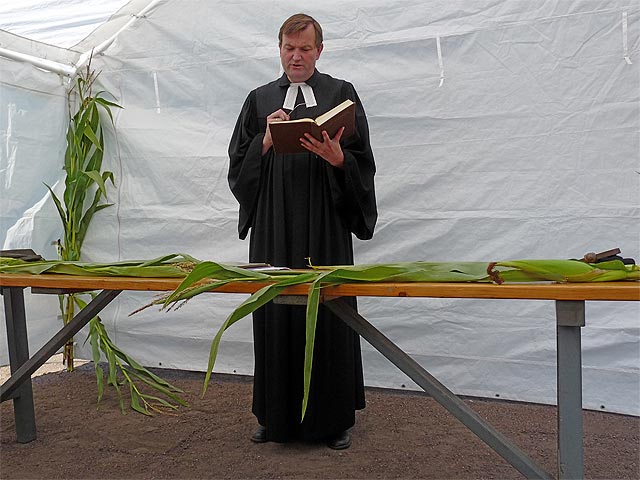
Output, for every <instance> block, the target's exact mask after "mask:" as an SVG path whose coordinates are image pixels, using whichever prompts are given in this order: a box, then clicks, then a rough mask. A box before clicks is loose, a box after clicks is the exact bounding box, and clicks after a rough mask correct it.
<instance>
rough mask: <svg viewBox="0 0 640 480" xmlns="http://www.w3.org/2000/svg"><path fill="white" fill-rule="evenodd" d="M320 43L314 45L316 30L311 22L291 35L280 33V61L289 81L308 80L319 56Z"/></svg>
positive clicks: (320, 50)
mask: <svg viewBox="0 0 640 480" xmlns="http://www.w3.org/2000/svg"><path fill="white" fill-rule="evenodd" d="M321 52H322V45H320V46H319V47H316V32H315V30H314V28H313V25H312V24H309V25H307V26H306V28H305V29H304V30H300V31H298V32H296V33H292V34H291V35H286V34H284V35H282V45H280V62H281V63H282V68H283V69H284V71H285V73H286V74H287V77H289V81H291V82H304V81H306V80H308V79H309V78H310V77H311V75H313V71H314V69H315V67H316V60H318V58H320V53H321Z"/></svg>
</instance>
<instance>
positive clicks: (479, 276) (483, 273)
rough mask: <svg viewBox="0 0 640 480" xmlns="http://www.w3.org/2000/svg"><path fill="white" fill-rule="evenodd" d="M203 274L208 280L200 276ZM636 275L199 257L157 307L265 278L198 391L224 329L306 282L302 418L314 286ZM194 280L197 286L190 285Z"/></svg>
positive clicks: (560, 267) (546, 267) (619, 267)
mask: <svg viewBox="0 0 640 480" xmlns="http://www.w3.org/2000/svg"><path fill="white" fill-rule="evenodd" d="M207 279H209V281H206V280H207ZM616 280H636V281H637V280H640V269H639V268H638V266H637V265H625V264H624V263H622V262H621V261H619V260H615V261H611V262H603V263H598V264H587V263H584V262H581V261H577V260H516V261H507V262H492V263H489V262H410V263H394V264H372V265H347V266H334V267H324V266H323V267H312V270H311V271H308V270H282V271H269V272H252V271H247V270H245V269H237V268H229V267H228V266H225V265H222V264H217V263H213V262H202V263H200V264H198V265H196V267H195V268H194V269H193V271H192V272H191V273H190V274H189V275H188V276H187V277H186V278H185V279H184V280H183V281H182V283H181V284H180V286H178V288H177V289H176V290H175V291H174V292H173V293H171V294H170V295H169V296H168V297H167V298H166V299H165V300H164V302H163V308H168V307H170V306H171V305H176V304H177V303H178V302H181V301H186V300H188V299H190V298H193V297H194V296H196V295H198V294H200V293H202V292H206V291H211V290H213V289H215V288H217V287H219V286H220V285H223V284H225V283H228V282H237V281H248V282H255V281H261V282H265V281H269V282H272V283H270V284H269V285H267V286H265V287H263V288H261V289H260V290H258V291H256V292H255V293H254V294H252V295H251V296H250V297H249V298H248V299H247V300H245V301H244V302H243V303H242V304H241V305H240V306H239V307H238V308H236V310H235V311H234V312H233V313H232V314H231V315H230V316H229V317H228V318H227V319H226V320H225V322H224V323H223V324H222V326H221V327H220V329H219V330H218V333H217V334H216V336H215V337H214V339H213V342H212V344H211V350H210V353H209V364H208V367H207V374H206V377H205V383H204V387H203V394H204V393H205V391H206V388H207V384H208V382H209V379H210V377H211V373H212V371H213V367H214V365H215V359H216V356H217V354H218V346H219V343H220V340H221V337H222V334H223V333H224V331H225V330H226V329H227V328H229V327H230V326H231V325H233V324H234V323H235V322H237V321H238V320H240V319H241V318H244V317H245V316H247V315H249V314H250V313H252V312H254V311H255V310H257V309H258V308H260V307H261V306H262V305H264V304H265V303H267V302H269V301H270V300H272V299H273V298H275V297H276V296H277V295H278V294H280V293H281V291H282V290H283V289H284V288H286V287H287V286H290V285H296V284H301V283H310V288H309V292H308V299H307V311H306V345H305V359H304V394H303V400H302V419H304V415H305V412H306V409H307V405H308V401H309V387H310V383H311V370H312V365H313V348H314V343H315V331H316V322H317V318H318V305H319V302H320V291H321V289H322V287H324V286H328V285H340V284H344V283H367V282H369V283H371V282H492V281H493V282H495V283H504V282H540V281H552V282H606V281H616ZM196 284H197V287H196V286H195V285H196Z"/></svg>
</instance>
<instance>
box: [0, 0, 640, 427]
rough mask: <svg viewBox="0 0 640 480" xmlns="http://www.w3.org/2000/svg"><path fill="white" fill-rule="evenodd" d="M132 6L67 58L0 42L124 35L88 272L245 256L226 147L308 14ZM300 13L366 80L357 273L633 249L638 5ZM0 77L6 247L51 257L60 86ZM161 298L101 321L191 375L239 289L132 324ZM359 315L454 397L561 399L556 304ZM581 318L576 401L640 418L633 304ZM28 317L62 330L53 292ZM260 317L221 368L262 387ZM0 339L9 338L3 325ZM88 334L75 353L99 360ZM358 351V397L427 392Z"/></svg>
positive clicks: (145, 297) (143, 354)
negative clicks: (285, 38)
mask: <svg viewBox="0 0 640 480" xmlns="http://www.w3.org/2000/svg"><path fill="white" fill-rule="evenodd" d="M72 3H74V9H80V10H81V9H82V7H81V5H84V3H83V2H80V1H79V0H77V1H73V2H72ZM116 3H117V2H116ZM145 5H147V3H146V2H136V3H130V4H127V5H125V6H124V9H125V10H122V11H120V12H119V13H118V14H116V15H114V17H113V18H114V22H115V23H114V24H111V23H110V21H108V22H106V23H105V24H104V25H103V26H101V27H99V28H97V29H96V30H95V31H94V33H93V34H92V35H90V36H89V37H87V38H86V39H84V40H82V41H81V42H75V41H74V42H75V43H68V44H65V46H69V45H75V47H74V48H73V49H59V48H55V47H53V46H43V45H42V44H41V43H38V42H32V41H27V40H25V39H23V38H20V37H16V36H15V35H13V34H10V33H8V32H6V31H0V48H6V49H12V50H17V51H19V52H21V53H23V54H27V55H34V56H39V55H40V56H42V52H44V53H45V55H46V58H47V59H49V60H52V61H58V62H60V63H62V64H65V65H73V64H75V63H76V62H77V61H78V60H79V59H80V56H81V54H82V53H84V52H87V51H88V50H90V49H91V47H92V46H96V45H100V44H101V43H103V42H105V40H108V39H109V38H110V37H111V36H112V35H114V34H115V33H117V32H118V31H119V30H120V29H121V28H122V27H123V25H126V24H127V23H129V24H128V25H127V26H126V28H124V29H123V30H122V31H120V32H119V33H118V34H117V36H116V37H115V40H114V41H113V42H112V43H110V44H109V45H108V47H106V49H105V50H104V51H103V52H102V53H101V54H99V55H97V56H96V57H95V58H94V59H93V60H92V66H93V67H94V68H96V69H98V70H101V71H102V73H101V74H100V77H99V82H100V87H101V88H104V89H105V90H107V91H108V92H110V93H111V94H113V96H114V97H115V99H116V100H117V101H118V102H119V103H120V104H121V105H123V107H124V109H122V110H118V111H117V112H116V115H115V129H114V130H112V131H111V132H110V136H109V139H108V152H107V157H106V160H105V163H106V165H105V166H106V168H107V169H109V170H111V171H113V172H114V174H115V177H116V184H117V188H112V189H111V190H110V191H109V196H110V200H112V201H114V203H115V206H114V207H111V208H109V209H106V210H104V211H102V212H100V214H99V216H97V217H96V218H95V220H94V225H93V228H92V230H91V231H90V233H89V236H88V238H87V241H86V243H85V246H84V255H85V259H86V260H89V261H117V260H124V259H146V258H153V257H156V256H160V255H163V254H166V253H174V252H186V253H189V254H191V255H193V256H195V257H197V258H200V259H203V260H204V259H206V260H217V261H243V260H246V258H247V249H248V245H247V242H242V241H240V240H238V239H237V227H236V220H237V204H236V202H235V200H234V198H233V196H232V195H231V193H230V192H229V189H228V185H227V182H226V173H227V167H228V158H227V145H228V142H229V138H230V136H231V133H232V130H233V126H234V124H235V120H236V117H237V114H238V112H239V109H240V106H241V105H242V102H243V101H244V99H245V97H246V95H247V94H248V92H249V91H250V90H251V89H253V88H255V87H256V86H258V85H260V84H262V83H265V82H267V81H270V80H272V79H274V78H276V77H277V76H278V75H279V72H280V68H279V60H278V50H277V37H276V34H277V29H278V28H279V26H280V24H281V23H282V21H283V20H284V19H285V18H286V17H287V16H288V15H290V14H291V13H295V12H297V11H299V10H300V6H299V2H292V1H282V2H277V3H275V4H269V7H268V8H266V7H265V4H264V3H262V2H258V1H242V2H237V1H231V2H229V1H227V2H218V1H204V0H201V1H197V0H191V1H183V0H167V1H161V2H154V8H152V9H150V10H149V11H147V12H146V13H145V14H144V15H141V16H138V17H131V14H130V12H139V11H141V10H142V9H143V8H144V6H145ZM117 6H119V5H117ZM117 6H116V8H117ZM127 9H128V10H127ZM75 11H78V10H75ZM305 11H306V12H307V13H309V14H311V15H313V16H315V17H316V18H317V19H318V20H319V21H320V22H321V23H322V25H323V27H324V30H325V49H324V52H323V54H322V57H321V58H320V61H319V64H318V68H319V69H320V70H321V71H324V72H327V73H330V74H332V75H333V76H336V77H341V78H346V79H348V80H350V81H351V82H352V83H353V84H354V85H355V87H356V89H357V90H358V92H359V94H360V97H361V99H362V101H363V103H364V105H365V109H366V111H367V114H368V118H369V122H370V129H371V136H372V146H373V149H374V153H375V155H376V161H377V165H378V172H377V176H376V182H377V183H376V187H377V194H378V203H379V212H380V217H379V222H378V227H377V231H376V234H375V236H374V238H373V239H372V240H371V241H368V242H359V241H356V244H355V250H356V262H357V263H386V262H393V261H415V260H425V261H454V260H460V261H475V260H506V259H518V258H576V257H581V256H582V255H583V254H584V253H586V252H589V251H602V250H607V249H609V248H613V247H620V248H621V250H622V252H623V254H624V255H625V256H630V257H634V258H636V259H638V257H639V255H638V254H639V252H640V248H639V247H640V245H639V240H640V221H639V220H640V189H639V187H640V185H639V183H640V174H639V173H638V172H640V108H639V106H640V103H639V102H640V99H639V96H640V74H639V73H640V72H639V68H638V65H640V55H638V53H639V52H640V7H639V6H638V5H637V3H636V2H629V1H623V0H606V1H605V0H590V1H577V0H576V1H565V2H555V1H547V2H524V1H518V0H501V1H497V2H496V1H479V2H463V1H434V2H421V1H402V2H399V1H394V0H385V1H384V2H383V1H375V0H374V1H371V0H369V1H366V2H365V1H353V2H349V3H347V4H345V2H342V1H341V2H336V1H333V0H326V1H324V2H317V3H314V4H312V6H310V7H305ZM124 12H128V13H124ZM0 13H1V11H0ZM4 18H6V15H5V17H2V16H1V15H0V19H4ZM132 18H134V20H135V21H133V22H130V20H131V19H132ZM2 25H3V24H1V23H0V28H5V27H3V26H2ZM54 36H55V35H52V37H54ZM0 68H1V72H2V74H1V77H0V99H1V102H0V132H1V134H2V144H1V145H2V147H1V148H0V152H1V154H0V155H1V156H0V161H1V164H0V198H1V200H2V207H1V212H0V218H1V222H2V224H1V229H0V230H1V234H2V236H3V244H4V247H3V248H5V249H6V248H33V249H34V250H35V251H37V252H39V253H41V254H43V255H44V256H45V257H47V258H55V256H56V253H55V249H54V247H53V246H52V245H51V242H52V241H54V240H55V239H57V238H58V237H59V236H60V227H59V223H58V222H59V220H58V218H57V214H56V212H55V208H54V206H53V203H52V201H51V199H50V198H49V196H48V195H47V192H46V189H45V187H44V185H43V182H46V183H47V184H49V185H54V184H55V185H56V189H57V191H60V189H61V185H60V183H61V182H62V179H63V172H62V171H61V165H62V161H63V160H62V159H63V152H64V147H65V140H64V131H65V126H66V109H67V106H66V98H65V89H66V88H67V81H68V79H67V78H66V77H64V76H60V75H58V74H53V73H49V72H46V71H43V70H41V69H39V68H36V67H34V66H31V65H29V64H26V63H22V62H18V61H15V60H9V59H7V58H2V57H0ZM151 299H152V295H151V294H144V293H135V294H134V293H124V294H122V295H121V297H119V299H118V300H117V301H116V302H114V304H113V305H111V306H110V307H108V308H107V309H106V310H105V312H104V314H103V315H102V319H103V321H104V323H105V325H106V326H107V329H108V331H109V332H110V334H111V335H112V338H113V339H114V340H115V342H116V343H117V344H118V345H120V346H121V347H122V348H123V349H125V350H126V351H128V352H129V353H131V354H132V355H133V356H134V357H135V358H136V359H138V360H139V361H140V362H142V363H144V364H146V365H149V366H162V367H167V368H180V369H189V370H204V369H205V368H206V363H207V358H208V351H209V346H210V341H211V339H212V338H213V336H214V334H215V332H216V331H217V328H218V326H219V325H220V324H221V322H222V321H223V320H224V318H225V317H226V315H228V314H229V313H230V312H231V311H232V309H233V308H234V307H235V306H237V305H238V304H239V303H240V302H241V301H242V300H243V299H244V297H243V296H239V295H238V296H235V295H224V294H210V295H209V294H207V295H201V296H199V297H198V298H196V299H194V300H192V301H191V302H189V303H188V304H187V305H186V306H185V307H183V308H182V309H180V310H178V311H175V312H170V313H164V312H158V311H155V310H153V309H150V310H146V311H144V312H141V313H139V314H136V315H134V316H132V317H128V314H129V313H130V312H132V311H133V310H135V309H136V308H138V307H140V306H142V305H144V304H145V303H147V302H149V301H150V300H151ZM359 306H360V310H361V312H362V313H363V314H364V316H365V317H367V318H368V319H370V320H371V321H372V322H373V323H374V324H375V325H376V326H378V327H379V328H380V329H381V330H382V331H383V332H384V333H385V334H386V335H387V336H389V337H390V338H391V339H392V340H393V341H395V342H396V343H397V344H398V345H399V346H400V347H401V348H403V349H404V350H405V351H407V352H409V353H410V354H412V355H413V356H414V358H415V359H416V360H417V361H418V362H420V363H421V364H422V365H423V366H424V367H425V368H426V369H427V370H429V371H430V372H431V373H432V374H434V375H436V376H437V377H438V378H440V379H441V380H442V381H443V383H445V384H446V385H447V386H448V387H450V388H451V389H452V390H453V391H454V392H456V393H459V394H464V395H473V396H481V397H494V398H495V397H499V398H502V399H512V400H521V401H529V402H540V403H547V404H553V403H555V388H556V387H555V378H556V377H555V365H556V358H555V311H554V305H553V302H549V301H507V300H455V299H451V300H449V299H406V298H403V299H380V298H361V299H360V300H359ZM586 313H587V325H586V327H585V328H584V329H583V334H582V342H583V351H584V354H583V389H584V405H585V407H586V408H591V409H598V410H603V411H611V412H621V413H628V414H633V415H640V370H639V365H640V328H639V327H640V325H639V319H640V306H638V305H637V304H630V303H624V302H590V303H588V304H587V312H586ZM28 315H29V322H30V323H29V329H30V346H31V349H32V351H35V349H37V348H38V347H39V346H40V345H42V344H43V342H44V341H45V339H46V338H47V337H48V336H50V335H51V334H52V333H53V332H54V331H55V330H56V329H57V328H58V327H59V324H60V320H59V319H58V317H57V299H55V298H53V297H43V296H36V295H30V296H28ZM250 324H251V322H250V320H249V319H246V320H243V321H241V322H239V323H238V324H237V325H235V326H234V327H233V328H231V329H230V330H229V331H228V332H227V333H226V334H225V336H224V337H223V344H222V347H221V351H220V354H219V357H218V363H217V367H216V369H217V370H218V371H222V372H234V373H241V374H251V373H252V365H253V363H252V362H253V353H252V344H251V327H250ZM0 329H2V330H0V334H1V335H3V336H2V338H6V333H5V332H4V321H3V322H2V325H1V326H0ZM85 336H86V333H84V334H82V335H80V336H79V337H78V345H79V350H80V352H81V353H82V354H84V355H85V356H87V358H90V351H89V348H88V346H83V341H84V338H85ZM5 343H6V342H5V341H4V340H2V341H0V362H2V363H7V350H6V345H5ZM363 356H364V365H365V380H366V383H367V384H368V385H372V386H384V387H392V388H417V387H416V386H415V385H414V384H412V382H411V381H410V380H408V379H407V378H406V377H404V375H403V374H402V373H400V372H399V371H397V370H396V369H395V367H393V365H391V364H390V363H389V362H387V361H386V359H384V358H383V357H382V356H381V355H380V354H378V353H377V352H376V351H375V350H373V349H372V348H371V347H370V346H369V345H367V344H363Z"/></svg>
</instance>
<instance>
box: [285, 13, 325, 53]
mask: <svg viewBox="0 0 640 480" xmlns="http://www.w3.org/2000/svg"><path fill="white" fill-rule="evenodd" d="M310 23H311V24H312V25H313V28H314V30H315V31H316V47H319V46H320V45H322V27H321V26H320V24H319V23H318V22H316V21H315V19H314V18H313V17H310V16H309V15H306V14H304V13H296V14H295V15H291V16H290V17H289V18H287V19H286V20H285V21H284V23H283V24H282V26H281V27H280V31H279V32H278V46H282V37H283V36H284V35H291V34H292V33H296V32H299V31H301V30H304V29H305V28H307V25H309V24H310Z"/></svg>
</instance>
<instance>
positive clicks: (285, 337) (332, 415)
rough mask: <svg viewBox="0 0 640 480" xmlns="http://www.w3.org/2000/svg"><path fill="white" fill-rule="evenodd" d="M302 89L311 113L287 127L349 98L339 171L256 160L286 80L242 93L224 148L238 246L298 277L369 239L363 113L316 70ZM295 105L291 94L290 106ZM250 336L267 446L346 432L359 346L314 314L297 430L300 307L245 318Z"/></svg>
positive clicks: (354, 405) (360, 398) (342, 88)
mask: <svg viewBox="0 0 640 480" xmlns="http://www.w3.org/2000/svg"><path fill="white" fill-rule="evenodd" d="M307 84H309V85H310V86H311V87H312V88H313V90H314V95H315V98H316V101H317V103H318V105H317V106H315V107H312V108H305V107H304V106H300V107H298V108H296V109H295V111H294V112H292V116H291V119H295V118H302V117H311V118H315V117H316V116H318V115H320V114H322V113H324V112H326V111H327V110H329V109H331V108H333V107H335V106H336V105H338V104H339V103H341V102H342V101H344V100H346V99H351V100H353V101H354V102H356V106H357V108H356V130H357V135H355V136H353V137H351V138H350V139H346V140H344V141H343V142H342V143H343V151H344V157H345V161H344V168H343V169H339V168H335V167H333V166H332V165H330V164H329V163H328V162H327V161H325V160H323V159H322V158H319V157H317V156H316V155H314V154H311V153H301V154H292V155H282V154H276V153H274V151H273V149H270V150H269V151H268V152H267V153H266V154H265V155H264V156H263V155H262V140H263V137H264V133H265V130H266V126H267V121H266V117H267V116H268V115H270V114H271V113H273V112H275V111H276V110H278V109H280V108H282V105H283V102H284V97H285V94H286V91H287V88H288V86H289V80H288V79H287V77H286V75H283V76H282V77H281V78H280V79H278V80H276V81H273V82H271V83H269V84H267V85H264V86H262V87H259V88H257V89H256V90H254V91H252V92H251V93H250V94H249V96H248V97H247V99H246V101H245V103H244V105H243V107H242V111H241V112H240V116H239V118H238V121H237V124H236V127H235V130H234V132H233V136H232V139H231V143H230V145H229V157H230V167H229V177H228V178H229V185H230V187H231V191H232V192H233V194H234V195H235V197H236V199H237V200H238V202H239V204H240V214H239V223H238V228H239V234H240V238H243V239H244V238H245V237H246V235H247V233H248V231H249V229H251V237H250V246H249V260H250V261H251V262H266V263H269V264H271V265H275V266H287V267H293V268H302V267H305V266H306V265H307V263H306V260H305V259H306V258H307V257H309V258H310V259H311V262H312V263H313V264H315V265H338V264H352V263H353V246H352V238H351V235H352V234H355V235H356V236H357V237H358V238H360V239H369V238H371V236H372V235H373V230H374V226H375V223H376V219H377V209H376V200H375V191H374V174H375V163H374V159H373V154H372V151H371V147H370V145H369V129H368V125H367V120H366V117H365V113H364V109H363V107H362V104H361V103H360V100H359V98H358V96H357V94H356V91H355V89H354V88H353V86H352V85H351V84H350V83H348V82H345V81H343V80H338V79H335V78H332V77H331V76H329V75H326V74H321V73H319V72H318V71H316V72H315V73H314V74H313V76H312V77H311V78H310V79H309V80H307ZM303 102H304V100H303V98H302V95H301V92H299V97H298V100H297V101H296V104H298V103H303ZM353 302H354V306H355V299H353ZM253 329H254V353H255V370H254V389H253V413H254V414H255V416H256V417H257V419H258V422H259V423H260V424H261V425H263V426H265V427H266V430H267V438H268V439H269V440H272V441H278V442H284V441H288V440H292V439H304V440H312V439H324V438H328V437H331V436H333V435H335V434H337V433H339V432H341V431H343V430H346V429H348V428H350V427H351V426H353V424H354V422H355V410H357V409H361V408H364V405H365V401H364V383H363V375H362V359H361V353H360V339H359V336H358V335H356V333H355V332H354V331H353V330H352V329H350V328H349V327H347V326H346V325H345V324H344V323H343V322H342V321H341V320H340V319H338V318H337V317H335V316H334V315H333V314H331V313H330V312H329V311H328V310H326V309H325V308H324V307H323V306H322V305H321V306H320V309H319V312H318V324H317V331H316V340H315V349H314V359H313V369H312V375H311V386H310V398H309V403H308V406H307V412H306V416H305V419H304V422H302V423H300V417H301V409H302V395H303V364H304V348H305V307H304V306H286V305H275V304H271V303H270V304H268V305H266V306H265V307H263V308H262V309H260V310H259V311H257V312H255V313H254V319H253Z"/></svg>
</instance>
